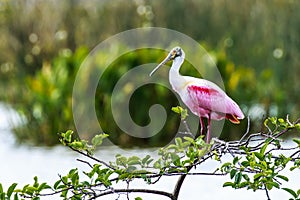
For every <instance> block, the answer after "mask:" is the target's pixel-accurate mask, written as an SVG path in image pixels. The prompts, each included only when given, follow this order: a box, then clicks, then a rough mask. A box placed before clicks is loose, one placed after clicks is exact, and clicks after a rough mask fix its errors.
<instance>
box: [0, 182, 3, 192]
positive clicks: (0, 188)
mask: <svg viewBox="0 0 300 200" xmlns="http://www.w3.org/2000/svg"><path fill="white" fill-rule="evenodd" d="M1 193H3V187H2V184H1V183H0V194H1Z"/></svg>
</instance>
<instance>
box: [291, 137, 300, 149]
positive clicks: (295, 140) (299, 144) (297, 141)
mask: <svg viewBox="0 0 300 200" xmlns="http://www.w3.org/2000/svg"><path fill="white" fill-rule="evenodd" d="M293 141H294V142H295V143H297V145H298V147H300V140H299V139H296V138H294V139H293Z"/></svg>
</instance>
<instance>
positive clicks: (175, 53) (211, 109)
mask: <svg viewBox="0 0 300 200" xmlns="http://www.w3.org/2000/svg"><path fill="white" fill-rule="evenodd" d="M184 58H185V54H184V51H183V50H182V49H181V48H180V47H175V48H173V49H172V50H171V52H170V53H169V54H168V56H167V57H166V58H165V59H164V60H163V61H162V62H161V63H160V64H159V65H158V66H157V67H156V68H155V69H154V70H153V71H152V72H151V73H150V76H151V75H152V74H153V73H154V72H155V71H156V70H157V69H158V68H159V67H161V66H162V65H164V64H165V63H166V62H168V61H169V60H173V64H172V67H171V69H170V72H169V81H170V84H171V85H172V88H173V90H174V91H175V92H177V93H178V94H179V96H180V98H181V100H182V101H183V103H185V105H187V107H188V108H189V109H190V110H191V111H192V112H193V113H194V114H195V115H197V116H199V118H200V124H201V134H203V133H204V122H203V117H205V118H207V119H208V125H207V136H206V141H207V142H209V141H210V120H211V119H213V120H221V119H224V118H225V119H228V120H230V121H231V122H232V123H235V124H238V123H240V121H239V120H240V119H243V118H244V114H243V112H242V111H241V109H240V108H239V106H238V105H237V104H236V103H235V102H234V101H233V100H232V99H231V98H230V97H229V96H227V94H226V93H225V92H224V91H223V90H222V89H221V88H220V87H218V86H217V85H216V84H214V83H213V82H210V81H208V80H205V79H199V78H195V77H191V76H182V75H180V73H179V70H180V67H181V65H182V63H183V61H184Z"/></svg>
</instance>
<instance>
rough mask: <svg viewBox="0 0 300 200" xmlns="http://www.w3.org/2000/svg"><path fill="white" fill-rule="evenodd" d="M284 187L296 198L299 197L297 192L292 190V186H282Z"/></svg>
mask: <svg viewBox="0 0 300 200" xmlns="http://www.w3.org/2000/svg"><path fill="white" fill-rule="evenodd" d="M282 189H283V190H285V191H287V192H288V193H290V194H291V195H292V196H293V197H294V198H297V197H298V195H297V193H296V192H295V191H294V190H292V189H290V188H282Z"/></svg>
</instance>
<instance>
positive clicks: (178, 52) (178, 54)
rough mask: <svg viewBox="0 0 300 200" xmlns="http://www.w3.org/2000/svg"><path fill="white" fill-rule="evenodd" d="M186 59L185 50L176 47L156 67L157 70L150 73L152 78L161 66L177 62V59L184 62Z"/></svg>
mask: <svg viewBox="0 0 300 200" xmlns="http://www.w3.org/2000/svg"><path fill="white" fill-rule="evenodd" d="M184 57H185V54H184V52H183V50H182V49H181V48H180V47H174V48H173V49H172V50H171V51H170V53H169V54H168V56H167V57H166V58H165V59H164V60H163V61H162V62H161V63H160V64H159V65H158V66H157V67H155V69H153V70H152V72H151V73H150V76H152V75H153V74H154V72H156V71H157V70H158V69H159V68H160V67H161V66H163V65H164V64H166V63H167V62H168V61H170V60H176V59H181V60H182V61H183V60H184Z"/></svg>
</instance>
